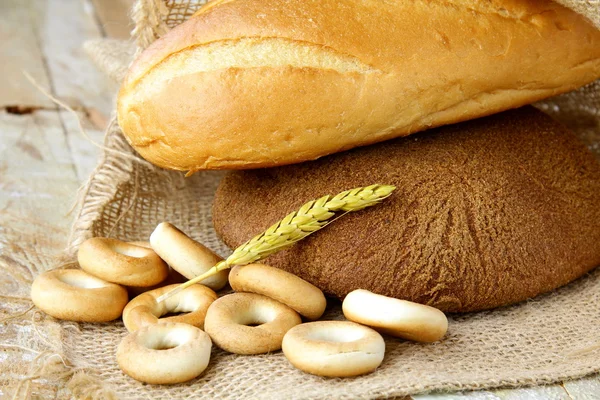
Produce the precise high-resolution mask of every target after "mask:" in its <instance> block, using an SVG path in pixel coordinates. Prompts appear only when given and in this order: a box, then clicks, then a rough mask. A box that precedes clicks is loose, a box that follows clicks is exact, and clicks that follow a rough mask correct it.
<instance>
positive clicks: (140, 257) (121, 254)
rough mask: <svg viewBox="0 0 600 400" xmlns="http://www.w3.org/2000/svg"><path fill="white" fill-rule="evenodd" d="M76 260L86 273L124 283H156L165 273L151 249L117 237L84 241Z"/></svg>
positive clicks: (163, 266) (162, 265) (164, 265)
mask: <svg viewBox="0 0 600 400" xmlns="http://www.w3.org/2000/svg"><path fill="white" fill-rule="evenodd" d="M77 260H78V261H79V265H80V266H81V268H82V269H83V270H85V271H86V272H88V273H90V274H92V275H94V276H97V277H98V278H101V279H104V280H106V281H108V282H113V283H118V284H121V285H125V286H142V287H145V286H152V285H156V284H157V283H160V282H162V281H164V280H165V278H166V277H167V274H168V272H169V268H168V266H167V264H165V262H164V261H163V260H161V258H160V257H159V256H158V254H156V253H155V252H154V250H152V249H149V248H146V247H143V246H137V245H134V244H131V243H127V242H123V241H121V240H117V239H108V238H100V237H95V238H91V239H88V240H86V241H85V242H83V243H82V244H81V246H80V247H79V251H78V252H77Z"/></svg>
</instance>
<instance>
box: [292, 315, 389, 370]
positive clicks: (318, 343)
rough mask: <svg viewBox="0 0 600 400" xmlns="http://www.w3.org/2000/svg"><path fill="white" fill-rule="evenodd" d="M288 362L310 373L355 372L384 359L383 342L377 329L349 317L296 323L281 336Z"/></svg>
mask: <svg viewBox="0 0 600 400" xmlns="http://www.w3.org/2000/svg"><path fill="white" fill-rule="evenodd" d="M282 349H283V353H284V354H285V356H286V357H287V359H288V360H289V361H290V363H291V364H292V365H293V366H294V367H296V368H298V369H300V370H302V371H304V372H308V373H309V374H313V375H319V376H329V377H345V376H357V375H362V374H366V373H369V372H372V371H374V370H375V369H377V367H378V366H379V365H380V364H381V362H382V361H383V356H384V353H385V342H384V341H383V338H382V337H381V335H380V334H379V333H377V332H376V331H375V330H373V329H371V328H368V327H366V326H363V325H359V324H356V323H354V322H350V321H318V322H309V323H306V324H302V325H298V326H295V327H294V328H292V329H290V330H289V331H288V333H286V335H285V337H284V338H283V345H282Z"/></svg>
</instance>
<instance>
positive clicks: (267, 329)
mask: <svg viewBox="0 0 600 400" xmlns="http://www.w3.org/2000/svg"><path fill="white" fill-rule="evenodd" d="M301 322H302V321H301V319H300V316H299V315H298V314H297V313H296V311H294V310H292V309H291V308H289V307H288V306H286V305H284V304H281V303H279V302H277V301H275V300H273V299H270V298H268V297H265V296H261V295H260V294H254V293H233V294H229V295H227V296H223V297H221V298H220V299H218V300H217V301H215V302H214V303H212V305H211V306H210V307H209V308H208V313H206V320H205V321H204V330H205V331H206V333H208V334H209V335H210V337H211V339H212V340H213V342H214V343H215V344H216V345H217V346H219V347H220V348H222V349H223V350H226V351H228V352H230V353H236V354H262V353H267V352H269V351H275V350H279V349H280V348H281V341H282V340H283V335H285V333H286V332H287V331H288V330H289V329H290V328H292V327H293V326H296V325H298V324H300V323H301ZM259 324H260V325H259ZM250 325H256V326H250Z"/></svg>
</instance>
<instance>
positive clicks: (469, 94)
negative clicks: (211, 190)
mask: <svg viewBox="0 0 600 400" xmlns="http://www.w3.org/2000/svg"><path fill="white" fill-rule="evenodd" d="M257 41H258V44H257ZM261 41H275V42H277V43H279V44H276V45H275V48H276V49H278V50H277V51H270V52H266V51H265V49H264V48H263V47H261V46H260V42H261ZM223 49H225V50H223ZM227 49H230V54H229V55H228V56H227V57H224V56H223V55H220V56H219V58H218V59H217V60H216V61H215V66H214V68H211V67H210V63H209V65H208V66H206V65H204V66H202V67H201V68H199V70H198V71H196V72H193V71H190V72H189V73H186V74H184V75H178V71H180V69H181V67H182V66H185V65H186V60H187V61H188V62H189V63H196V62H197V61H198V60H201V59H207V58H210V57H211V54H213V52H214V51H220V50H221V51H224V52H225V53H227V51H229V50H227ZM298 54H300V56H298V58H297V59H296V58H294V57H296V56H295V55H298ZM290 57H292V59H293V60H292V59H290ZM224 58H225V59H226V60H228V61H227V62H225V64H223V63H222V62H220V61H219V60H223V59H224ZM350 59H351V60H354V61H355V62H356V63H357V65H360V66H361V67H364V68H363V69H364V70H359V71H356V70H351V71H346V70H345V69H344V68H341V69H340V68H337V67H336V66H339V64H340V63H342V67H343V64H344V63H343V62H344V61H348V60H350ZM327 60H329V61H330V64H331V65H329V63H327V62H326V61H327ZM323 62H325V64H323ZM598 77H600V31H598V30H596V29H595V28H594V27H593V26H592V25H591V24H590V23H589V22H587V21H586V20H585V18H584V17H582V16H580V15H578V14H575V13H574V12H572V11H570V10H568V9H566V8H564V7H562V6H560V5H558V4H555V3H553V2H551V1H549V0H547V1H546V0H537V1H530V2H526V3H525V2H517V1H512V0H511V1H501V0H497V1H493V2H491V3H490V2H477V1H469V0H453V1H450V2H442V1H424V0H421V1H411V2H400V1H398V2H382V1H363V2H355V1H350V0H290V1H286V2H281V1H278V0H265V1H261V2H255V1H249V0H235V1H224V2H221V3H218V4H214V5H212V6H210V7H209V8H206V9H201V10H200V12H198V13H197V14H196V15H195V16H194V17H192V18H191V19H190V20H189V21H187V22H186V23H184V24H182V25H180V26H178V27H176V28H175V29H173V30H172V31H171V32H169V33H168V34H167V35H165V36H164V37H163V38H161V39H160V40H158V41H156V42H155V43H154V44H153V45H152V46H150V47H149V48H148V49H147V50H146V51H145V52H144V53H143V54H142V55H141V56H140V57H139V58H138V60H137V61H136V62H135V63H134V64H133V66H132V67H131V70H130V72H129V74H128V76H127V77H126V79H125V81H124V83H123V85H122V88H121V91H120V94H119V99H118V118H119V123H120V125H121V127H122V129H123V131H124V133H125V135H126V137H127V138H128V140H129V142H130V143H131V144H132V145H133V147H134V148H135V149H136V150H137V151H138V152H140V154H141V155H142V156H143V157H144V158H146V159H148V160H149V161H151V162H153V163H155V164H157V165H159V166H162V167H165V168H171V169H177V170H189V171H192V172H193V171H196V170H200V169H243V168H255V167H268V166H276V165H282V164H289V163H296V162H301V161H305V160H311V159H315V158H318V157H320V156H323V155H326V154H331V153H334V152H338V151H341V150H344V149H349V148H352V147H356V146H361V145H366V144H370V143H374V142H378V141H382V140H386V139H390V138H393V137H398V136H404V135H407V134H410V133H413V132H416V131H420V130H423V129H427V128H429V127H433V126H439V125H443V124H448V123H454V122H458V121H463V120H467V119H472V118H475V117H478V116H483V115H487V114H491V113H494V112H498V111H502V110H505V109H508V108H514V107H518V106H521V105H524V104H528V103H531V102H533V101H536V100H539V99H541V98H544V97H548V96H551V95H554V94H558V93H562V92H565V91H568V90H572V89H574V88H576V87H579V86H581V85H583V84H586V83H588V82H591V81H593V80H594V79H597V78H598Z"/></svg>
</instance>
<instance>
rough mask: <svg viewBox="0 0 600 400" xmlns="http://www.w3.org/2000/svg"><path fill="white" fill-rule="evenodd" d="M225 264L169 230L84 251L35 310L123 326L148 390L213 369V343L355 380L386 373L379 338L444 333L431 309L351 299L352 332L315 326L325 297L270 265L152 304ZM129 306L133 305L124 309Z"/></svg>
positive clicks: (125, 345) (121, 360) (125, 343)
mask: <svg viewBox="0 0 600 400" xmlns="http://www.w3.org/2000/svg"><path fill="white" fill-rule="evenodd" d="M219 261H221V258H220V257H219V256H217V255H216V254H214V253H213V252H212V251H211V250H209V249H208V248H206V247H205V246H203V245H202V244H200V243H198V242H196V241H194V240H193V239H191V238H190V237H188V236H187V235H186V234H185V233H183V232H181V231H180V230H179V229H177V228H176V227H174V226H173V225H171V224H169V223H166V222H163V223H161V224H159V225H158V226H157V228H156V229H155V230H154V232H153V233H152V235H151V236H150V242H149V243H147V242H122V241H119V240H116V239H107V238H92V239H89V240H87V241H86V242H84V243H83V244H82V245H81V246H80V248H79V251H78V262H79V264H80V266H81V270H79V269H58V270H52V271H48V272H46V273H44V274H41V275H40V276H38V277H37V278H36V279H35V281H34V283H33V286H32V289H31V297H32V299H33V302H34V303H35V305H36V306H37V307H39V308H40V309H42V310H43V311H45V312H46V313H47V314H49V315H51V316H53V317H56V318H59V319H64V320H71V321H81V322H106V321H112V320H114V319H117V318H119V317H122V319H123V323H124V324H125V327H126V328H127V330H128V331H129V334H128V335H127V336H126V337H125V338H124V339H123V340H122V341H121V343H120V345H119V346H118V349H117V362H118V364H119V366H120V368H121V369H122V370H123V371H124V372H125V373H126V374H127V375H129V376H131V377H132V378H134V379H136V380H139V381H142V382H146V383H152V384H173V383H180V382H185V381H188V380H190V379H193V378H195V377H197V376H198V375H200V374H201V373H202V372H203V371H204V370H205V369H206V367H207V366H208V363H209V360H210V354H211V348H212V343H215V344H216V345H217V346H218V347H220V348H222V349H223V350H225V351H228V352H231V353H236V354H262V353H268V352H273V351H278V350H280V349H282V350H283V353H284V354H285V356H286V357H287V359H288V360H289V361H290V363H291V364H292V365H294V366H295V367H297V368H298V369H300V370H302V371H305V372H308V373H311V374H315V375H320V376H327V377H347V376H357V375H361V374H365V373H369V372H372V371H374V370H375V369H377V367H378V366H379V365H380V364H381V362H382V360H383V357H384V352H385V342H384V340H383V338H382V336H381V335H380V333H379V332H382V333H385V334H388V335H391V336H396V337H400V338H404V339H409V340H415V341H419V342H435V341H438V340H440V339H441V338H442V337H443V336H444V335H445V333H446V330H447V327H448V321H447V319H446V316H445V315H444V313H443V312H441V311H439V310H438V309H436V308H433V307H429V306H425V305H422V304H417V303H413V302H409V301H404V300H398V299H393V298H389V297H385V296H381V295H377V294H374V293H371V292H369V291H366V290H355V291H353V292H351V293H350V294H348V295H347V296H346V298H345V299H344V301H343V304H342V309H343V313H344V316H345V317H346V318H347V319H348V321H317V320H318V319H319V318H321V316H322V315H323V313H324V312H325V308H326V306H327V301H326V299H325V296H324V295H323V292H322V291H321V290H320V289H318V288H317V287H316V286H314V285H312V284H310V283H309V282H306V281H304V280H303V279H301V278H299V277H297V276H295V275H293V274H291V273H289V272H285V271H283V270H280V269H277V268H274V267H270V266H267V265H263V264H251V265H246V266H237V267H234V268H233V269H232V270H231V272H230V273H229V274H228V271H222V272H220V273H219V274H218V275H216V276H213V277H211V278H207V279H206V280H205V281H202V284H195V285H192V286H190V287H188V288H186V289H184V290H182V291H180V292H178V293H176V294H175V295H173V296H171V297H169V298H167V299H166V300H165V301H163V302H160V303H159V302H157V301H156V299H157V298H158V297H159V296H161V295H162V294H164V293H166V292H167V291H169V290H171V289H172V288H173V287H175V286H177V285H176V284H177V283H178V282H181V281H183V280H184V279H185V278H187V279H191V278H193V277H195V276H198V275H200V274H202V273H203V272H205V271H207V270H208V269H209V268H211V267H212V266H213V265H215V264H216V263H217V262H219ZM228 282H229V284H230V285H231V288H232V289H233V290H234V291H235V292H234V293H231V294H225V295H223V296H221V297H219V296H218V295H217V294H216V293H215V291H216V290H220V289H223V288H224V287H225V286H226V285H227V283H228ZM130 295H131V296H132V297H133V299H132V300H131V301H128V299H129V296H130ZM134 296H135V297H134ZM168 314H175V315H171V316H168ZM303 320H304V321H310V322H305V323H303Z"/></svg>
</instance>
